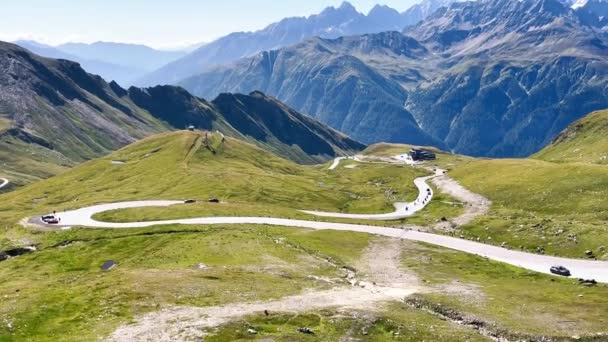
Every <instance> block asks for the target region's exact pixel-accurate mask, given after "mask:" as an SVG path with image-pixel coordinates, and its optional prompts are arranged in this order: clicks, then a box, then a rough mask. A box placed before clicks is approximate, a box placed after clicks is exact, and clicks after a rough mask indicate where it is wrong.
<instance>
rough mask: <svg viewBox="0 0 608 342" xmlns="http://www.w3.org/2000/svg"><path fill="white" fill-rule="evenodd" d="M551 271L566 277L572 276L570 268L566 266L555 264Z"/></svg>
mask: <svg viewBox="0 0 608 342" xmlns="http://www.w3.org/2000/svg"><path fill="white" fill-rule="evenodd" d="M550 271H551V273H553V274H557V275H560V276H564V277H569V276H570V270H569V269H567V268H565V267H564V266H553V267H551V270H550Z"/></svg>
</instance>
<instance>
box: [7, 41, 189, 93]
mask: <svg viewBox="0 0 608 342" xmlns="http://www.w3.org/2000/svg"><path fill="white" fill-rule="evenodd" d="M15 44H17V45H19V46H21V47H23V48H25V49H28V50H30V51H32V52H34V53H36V54H38V55H40V56H43V57H48V58H55V59H67V60H70V61H74V62H78V63H80V65H81V66H82V67H83V68H84V69H85V70H86V71H87V72H90V73H93V74H95V75H100V76H101V77H103V78H104V79H105V80H107V81H108V82H110V81H116V82H118V83H119V84H121V85H122V86H130V85H132V84H133V83H134V82H135V80H137V79H138V78H140V77H142V76H143V75H145V74H147V73H149V72H151V71H153V70H155V69H157V68H160V67H161V66H163V65H165V64H167V63H169V62H171V61H173V60H176V59H178V58H180V57H183V56H184V55H186V52H184V51H161V50H155V49H152V48H150V47H147V46H145V45H137V44H123V43H112V42H96V43H92V44H84V43H67V44H62V45H58V46H50V45H46V44H41V43H38V42H35V41H27V40H20V41H16V42H15Z"/></svg>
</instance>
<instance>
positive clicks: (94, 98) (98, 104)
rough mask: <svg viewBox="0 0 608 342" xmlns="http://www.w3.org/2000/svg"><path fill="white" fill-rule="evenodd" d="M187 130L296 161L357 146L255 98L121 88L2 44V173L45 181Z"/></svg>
mask: <svg viewBox="0 0 608 342" xmlns="http://www.w3.org/2000/svg"><path fill="white" fill-rule="evenodd" d="M233 101H234V103H233ZM260 108H262V109H263V110H262V109H260ZM260 110H262V112H260ZM222 111H226V113H223V112H222ZM261 113H263V115H262V114H261ZM270 117H271V118H272V120H270V121H269V119H268V118H270ZM188 125H194V126H195V127H197V128H200V129H206V130H213V131H215V130H218V131H220V132H222V133H224V134H225V135H227V136H230V137H235V138H239V139H242V140H245V141H248V142H251V143H254V144H257V145H258V146H261V147H264V148H266V149H269V150H271V151H274V152H275V153H278V154H280V155H282V156H284V157H287V158H289V159H291V160H294V161H298V162H302V163H315V162H320V161H325V160H328V159H330V158H332V157H334V156H336V155H341V154H346V153H351V152H353V151H357V150H360V149H361V148H363V145H362V144H360V143H358V142H356V141H354V140H352V139H350V138H348V137H346V136H344V135H343V134H341V133H338V132H336V131H334V130H332V129H330V128H328V127H326V126H324V125H322V124H320V123H318V122H316V121H315V120H312V119H310V118H308V117H306V116H304V115H302V114H299V113H297V112H296V111H294V110H292V109H290V108H288V107H287V106H285V105H284V104H282V103H280V102H278V101H277V100H275V99H273V98H271V97H268V96H265V95H263V94H261V93H253V94H251V95H231V96H228V95H223V96H220V97H218V98H217V99H216V100H215V101H213V102H208V101H205V100H203V99H200V98H196V97H194V96H192V95H190V94H189V93H188V92H187V91H185V90H184V89H182V88H179V87H173V86H164V87H155V88H148V89H140V88H135V87H131V88H129V89H123V88H122V87H120V86H119V85H118V84H117V83H115V82H111V83H107V82H105V81H104V80H103V79H102V78H101V77H99V76H95V75H91V74H88V73H86V72H85V71H84V70H83V69H82V68H81V67H80V66H79V65H78V64H76V63H74V62H71V61H67V60H55V59H47V58H42V57H39V56H36V55H34V54H32V53H30V52H29V51H27V50H24V49H22V48H20V47H18V46H16V45H13V44H8V43H2V42H0V165H2V168H3V169H7V170H8V171H10V172H13V173H16V174H19V173H21V174H24V175H25V176H35V177H47V176H49V175H52V174H53V173H56V172H57V170H59V169H60V168H61V167H69V166H71V165H73V164H75V163H79V162H82V161H85V160H87V159H91V158H95V157H98V156H100V155H103V154H106V153H108V152H110V151H113V150H116V149H118V148H120V147H122V146H124V145H126V144H129V143H131V142H133V141H135V140H137V139H140V138H142V137H145V136H148V135H150V134H154V133H158V132H163V131H169V130H174V129H184V128H185V127H186V126H188Z"/></svg>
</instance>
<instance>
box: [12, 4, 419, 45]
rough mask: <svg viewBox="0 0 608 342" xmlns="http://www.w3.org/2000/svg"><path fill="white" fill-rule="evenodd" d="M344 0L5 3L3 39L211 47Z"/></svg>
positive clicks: (364, 7)
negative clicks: (235, 34)
mask: <svg viewBox="0 0 608 342" xmlns="http://www.w3.org/2000/svg"><path fill="white" fill-rule="evenodd" d="M416 2H418V0H352V1H350V3H351V4H353V6H355V7H356V8H357V10H359V12H363V13H367V12H368V11H369V10H370V9H371V8H372V7H373V6H374V5H375V4H377V3H379V4H383V5H387V6H390V7H393V8H395V9H397V10H399V11H404V10H406V9H407V8H409V7H410V6H411V5H412V4H414V3H416ZM341 3H342V0H297V1H295V0H215V1H213V0H3V1H2V20H0V40H3V41H15V40H19V39H28V40H36V41H39V42H41V43H45V44H50V45H57V44H61V43H65V42H85V43H92V42H96V41H113V42H125V43H140V44H146V45H150V46H152V47H156V48H174V47H183V46H186V45H190V44H196V43H200V42H209V41H212V40H213V39H215V38H219V37H221V36H223V35H226V34H228V33H230V32H235V31H252V30H257V29H261V28H263V27H265V26H266V25H268V24H270V23H272V22H275V21H278V20H280V19H282V18H285V17H292V16H308V15H310V14H315V13H318V12H320V11H321V10H323V8H325V7H328V6H339V5H340V4H341Z"/></svg>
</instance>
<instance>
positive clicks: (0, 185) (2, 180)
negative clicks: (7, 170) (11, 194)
mask: <svg viewBox="0 0 608 342" xmlns="http://www.w3.org/2000/svg"><path fill="white" fill-rule="evenodd" d="M8 183H9V181H8V179H6V178H0V189H2V188H4V187H5V186H7V185H8Z"/></svg>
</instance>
